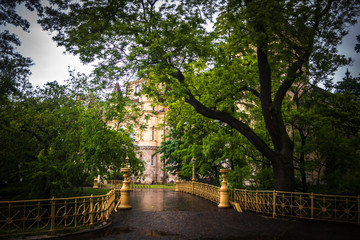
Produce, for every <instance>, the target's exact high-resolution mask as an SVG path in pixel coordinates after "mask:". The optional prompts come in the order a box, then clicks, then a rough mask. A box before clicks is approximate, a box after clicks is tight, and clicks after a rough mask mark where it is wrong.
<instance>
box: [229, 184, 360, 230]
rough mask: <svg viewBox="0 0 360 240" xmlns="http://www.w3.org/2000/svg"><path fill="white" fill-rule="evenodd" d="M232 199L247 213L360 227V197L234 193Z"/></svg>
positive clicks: (255, 191)
mask: <svg viewBox="0 0 360 240" xmlns="http://www.w3.org/2000/svg"><path fill="white" fill-rule="evenodd" d="M230 199H231V200H232V201H234V202H237V203H239V205H240V207H241V208H242V209H243V210H245V211H253V212H257V213H260V214H265V215H270V216H274V217H275V216H283V217H294V218H304V219H315V220H326V221H334V222H349V223H358V224H360V197H359V196H358V197H354V196H342V195H324V194H314V193H299V192H282V191H257V190H240V189H234V190H230Z"/></svg>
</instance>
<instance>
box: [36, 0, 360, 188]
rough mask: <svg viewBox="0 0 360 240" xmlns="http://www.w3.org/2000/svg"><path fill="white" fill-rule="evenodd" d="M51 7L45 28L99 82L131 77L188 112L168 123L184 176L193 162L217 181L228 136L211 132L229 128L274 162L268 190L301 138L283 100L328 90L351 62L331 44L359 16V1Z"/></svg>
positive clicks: (280, 183) (287, 173)
mask: <svg viewBox="0 0 360 240" xmlns="http://www.w3.org/2000/svg"><path fill="white" fill-rule="evenodd" d="M50 2H51V3H52V4H53V5H52V6H53V8H51V6H50V7H48V8H46V15H45V17H43V18H42V20H41V21H40V22H41V24H42V26H43V27H44V29H47V30H53V31H56V33H57V34H56V36H55V37H54V39H55V40H56V41H57V43H58V44H59V45H61V46H64V47H66V49H67V51H69V52H71V53H74V54H79V55H80V58H81V59H82V60H83V61H84V62H92V61H94V60H95V59H96V60H98V61H99V64H98V69H97V71H96V74H97V77H98V78H99V79H102V80H106V81H109V80H113V79H118V78H124V79H125V78H127V77H129V78H131V77H132V76H133V75H134V74H136V75H137V76H138V77H143V78H145V79H146V84H145V85H146V86H145V91H146V93H147V94H149V96H152V97H155V98H157V99H158V100H159V102H162V103H164V104H165V105H168V106H170V108H171V107H173V108H177V109H181V111H184V112H183V113H181V115H183V116H184V115H185V116H186V117H184V119H187V120H186V121H184V120H181V119H180V120H179V121H178V122H176V123H174V124H173V126H174V127H175V126H176V128H177V129H176V131H179V134H178V135H182V132H185V134H184V137H174V139H179V140H181V141H182V144H181V145H180V146H179V148H178V150H175V151H174V152H178V153H179V154H176V156H181V163H182V166H181V171H182V174H183V176H184V177H189V176H190V175H191V164H190V159H191V158H192V157H196V159H197V162H196V168H197V170H198V171H197V172H199V174H201V175H204V174H208V175H209V177H210V178H212V179H215V178H217V173H216V174H215V172H217V168H218V167H219V165H220V162H221V161H223V160H224V159H226V158H228V156H227V155H226V154H224V152H226V146H225V147H224V146H223V144H224V142H222V141H221V137H220V136H223V135H224V134H220V135H218V136H212V134H213V133H217V132H219V131H220V130H221V129H223V128H224V129H225V128H231V129H233V131H236V132H238V133H239V134H241V135H242V136H243V139H242V141H241V144H240V145H242V146H246V148H248V146H249V145H252V146H253V147H250V148H249V149H250V153H251V154H248V152H249V151H248V150H244V152H246V153H247V156H251V158H253V159H254V160H259V156H261V157H263V158H266V160H265V161H267V162H270V163H271V165H272V167H273V173H274V187H275V188H276V189H277V190H288V191H292V190H294V164H293V161H294V146H295V145H296V143H295V142H294V141H295V139H298V138H295V137H293V138H291V137H292V136H291V131H290V130H289V126H288V125H287V124H286V123H287V121H288V120H287V119H285V117H287V114H286V111H287V110H288V109H287V108H288V107H289V106H291V104H287V102H288V100H289V99H287V97H286V94H287V92H288V91H289V90H290V89H291V88H292V86H294V85H301V86H304V85H305V86H308V85H309V83H310V82H311V83H313V84H317V83H324V84H325V85H326V86H331V80H332V79H331V78H332V76H333V73H334V71H335V70H336V69H337V67H339V66H343V65H346V64H348V63H349V62H350V60H349V59H346V58H345V56H341V55H339V54H338V53H337V46H338V45H339V44H340V43H341V41H342V38H343V37H344V36H345V35H346V33H347V30H348V27H349V26H350V25H353V24H355V22H356V18H357V17H358V16H359V13H360V11H359V7H360V3H359V1H355V0H346V1H326V0H319V1H305V0H304V1H298V0H286V1H285V0H282V1H278V0H266V1H232V0H228V1H220V2H214V1H207V0H205V1H191V0H181V1H105V0H99V1H50ZM209 22H211V24H210V26H206V24H207V23H209ZM189 106H191V107H192V108H191V109H190V107H189ZM195 112H196V113H195ZM174 114H176V113H174ZM200 115H201V116H200ZM174 117H175V119H176V116H175V115H174ZM192 117H193V118H194V119H192ZM188 118H189V119H191V120H192V121H189V120H188ZM195 118H196V119H195ZM210 119H213V120H215V121H213V120H210ZM194 123H196V124H194ZM226 131H229V132H230V130H226ZM234 135H235V134H234ZM234 137H237V136H234ZM204 139H207V140H204ZM244 142H245V143H246V144H244ZM215 143H217V144H218V145H216V144H215ZM249 143H250V144H249ZM190 144H191V146H190ZM204 146H205V147H204ZM212 146H217V147H215V148H213V147H212ZM203 150H204V152H203ZM242 151H243V150H242ZM259 152H260V153H261V154H259ZM254 153H255V154H254ZM205 155H206V156H205ZM173 157H175V155H174V156H173ZM231 157H232V158H235V160H236V161H237V159H238V158H237V157H236V156H235V155H232V156H231ZM229 159H230V158H229ZM242 159H243V160H244V158H242ZM177 161H178V160H177ZM235 165H238V166H240V167H242V165H241V163H239V164H235ZM301 165H303V164H301ZM295 167H297V166H295ZM265 171H267V170H265Z"/></svg>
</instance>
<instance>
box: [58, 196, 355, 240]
mask: <svg viewBox="0 0 360 240" xmlns="http://www.w3.org/2000/svg"><path fill="white" fill-rule="evenodd" d="M130 203H131V205H132V207H133V208H132V209H131V210H125V211H120V212H118V213H114V214H113V215H112V224H111V225H110V226H109V227H107V228H104V229H102V230H97V231H93V232H88V233H83V234H78V235H72V236H69V237H66V238H63V239H79V240H80V239H86V240H92V239H96V240H98V239H107V240H108V239H126V240H130V239H136V240H137V239H159V238H160V239H162V240H163V239H240V240H255V239H256V240H275V239H276V240H285V239H292V240H302V239H306V240H311V239H314V240H321V239H326V240H331V239H334V240H337V239H356V240H358V239H359V236H360V226H358V225H345V224H342V225H341V224H337V223H324V222H315V221H295V220H289V219H278V218H271V217H263V216H260V215H258V214H253V213H247V212H243V213H238V212H235V211H234V210H233V209H231V208H229V209H218V208H217V205H216V204H215V203H212V202H210V201H208V200H204V199H202V198H200V197H195V196H193V195H190V194H186V193H181V192H175V191H174V190H173V189H135V190H134V191H133V192H131V193H130ZM58 239H59V238H58Z"/></svg>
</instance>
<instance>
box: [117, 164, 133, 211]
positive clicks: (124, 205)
mask: <svg viewBox="0 0 360 240" xmlns="http://www.w3.org/2000/svg"><path fill="white" fill-rule="evenodd" d="M121 172H123V173H124V181H123V185H122V187H121V189H120V192H121V196H120V206H119V209H131V208H132V206H131V205H130V181H129V176H130V168H128V167H126V168H122V169H121Z"/></svg>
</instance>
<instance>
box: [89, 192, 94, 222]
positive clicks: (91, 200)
mask: <svg viewBox="0 0 360 240" xmlns="http://www.w3.org/2000/svg"><path fill="white" fill-rule="evenodd" d="M89 211H90V229H93V228H94V196H93V195H92V194H91V196H90V209H89Z"/></svg>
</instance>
